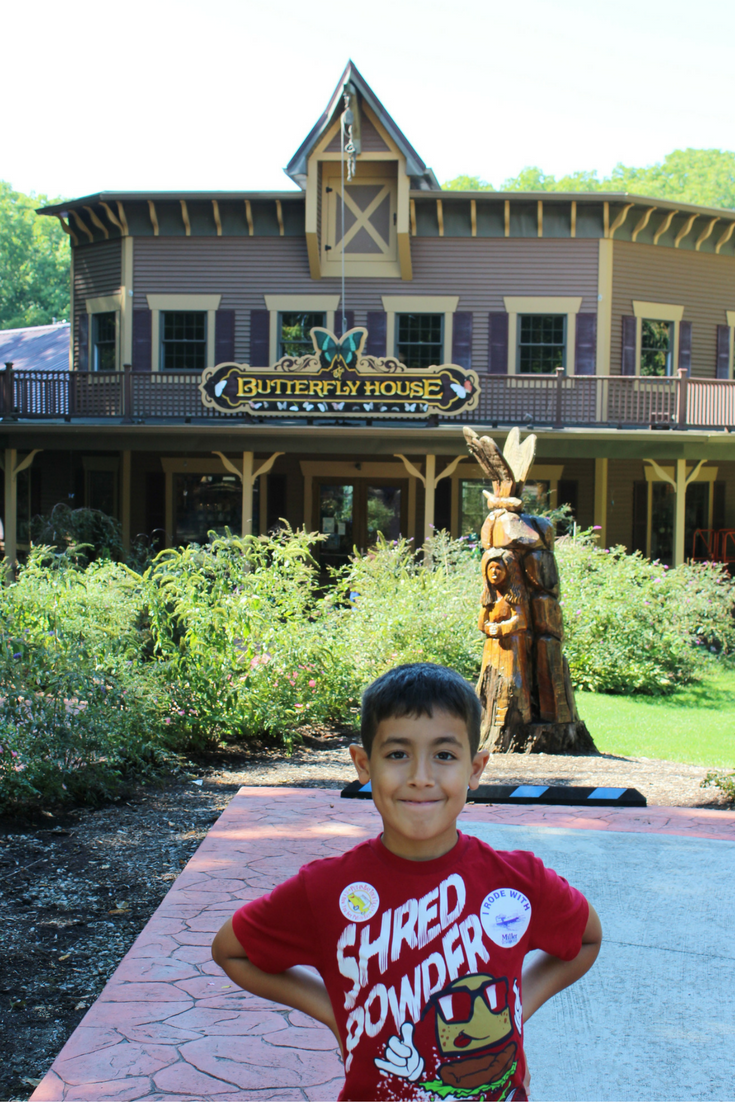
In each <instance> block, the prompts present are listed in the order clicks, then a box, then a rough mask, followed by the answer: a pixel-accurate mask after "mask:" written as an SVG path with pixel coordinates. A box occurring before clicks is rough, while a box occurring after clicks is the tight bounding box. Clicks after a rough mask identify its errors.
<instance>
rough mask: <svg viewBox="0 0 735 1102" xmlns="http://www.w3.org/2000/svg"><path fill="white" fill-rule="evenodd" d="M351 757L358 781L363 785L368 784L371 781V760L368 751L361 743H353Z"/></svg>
mask: <svg viewBox="0 0 735 1102" xmlns="http://www.w3.org/2000/svg"><path fill="white" fill-rule="evenodd" d="M350 757H351V758H352V761H353V764H354V766H355V770H356V771H357V778H358V780H359V781H360V782H361V784H367V782H368V781H369V780H370V758H369V756H368V752H367V750H366V749H365V747H364V746H361V745H360V743H359V742H353V743H352V744H351V746H350Z"/></svg>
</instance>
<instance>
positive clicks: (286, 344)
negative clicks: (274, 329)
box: [276, 311, 325, 360]
mask: <svg viewBox="0 0 735 1102" xmlns="http://www.w3.org/2000/svg"><path fill="white" fill-rule="evenodd" d="M324 323H325V316H324V313H323V312H322V311H289V312H288V313H279V315H278V350H277V355H276V359H279V360H280V359H281V357H282V356H293V357H297V356H309V355H311V354H312V353H313V351H314V344H313V342H312V339H311V330H312V329H313V328H314V327H315V326H322V327H323V326H324Z"/></svg>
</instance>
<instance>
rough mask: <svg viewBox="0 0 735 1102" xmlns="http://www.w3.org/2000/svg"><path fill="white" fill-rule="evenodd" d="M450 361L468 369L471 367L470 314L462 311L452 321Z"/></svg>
mask: <svg viewBox="0 0 735 1102" xmlns="http://www.w3.org/2000/svg"><path fill="white" fill-rule="evenodd" d="M452 363H453V364H456V365H457V367H463V368H464V369H465V371H469V370H470V368H471V367H472V314H471V313H469V311H463V312H461V313H459V314H455V315H454V318H453V321H452Z"/></svg>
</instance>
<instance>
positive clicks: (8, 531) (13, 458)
mask: <svg viewBox="0 0 735 1102" xmlns="http://www.w3.org/2000/svg"><path fill="white" fill-rule="evenodd" d="M17 459H18V452H17V451H16V449H15V448H6V449H5V514H4V516H3V530H4V534H5V558H6V560H7V575H8V578H12V575H13V571H14V569H15V560H16V558H17V551H18V532H17V527H18V480H17V479H16V478H15V466H16V462H17Z"/></svg>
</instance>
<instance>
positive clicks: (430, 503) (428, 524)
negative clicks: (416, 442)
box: [424, 455, 436, 543]
mask: <svg viewBox="0 0 735 1102" xmlns="http://www.w3.org/2000/svg"><path fill="white" fill-rule="evenodd" d="M424 489H425V492H426V497H425V501H424V543H425V542H426V540H428V539H429V537H430V536H431V533H432V530H433V527H434V500H435V498H436V456H435V455H427V457H426V476H425V480H424Z"/></svg>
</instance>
